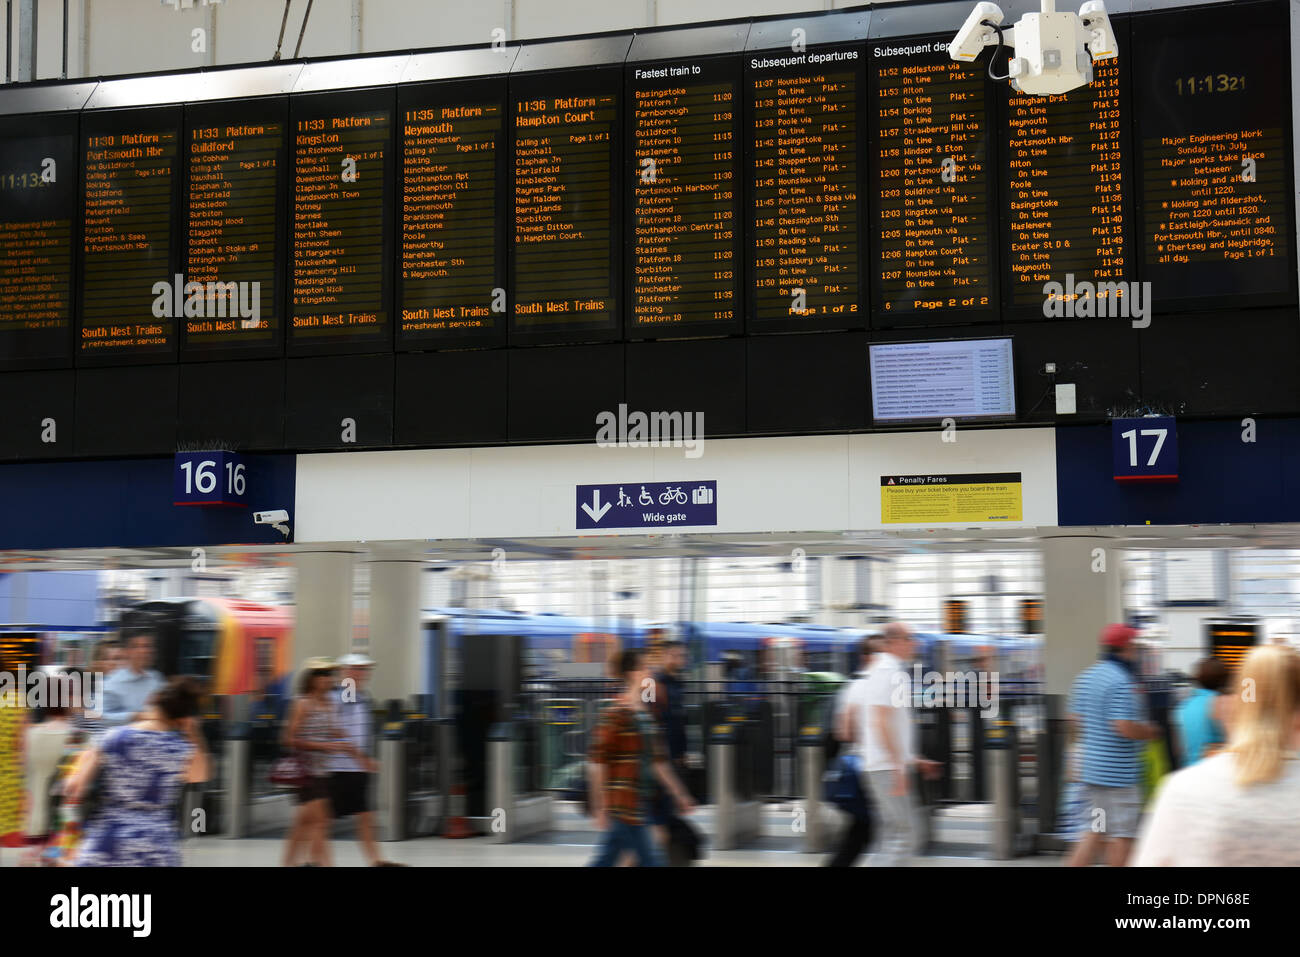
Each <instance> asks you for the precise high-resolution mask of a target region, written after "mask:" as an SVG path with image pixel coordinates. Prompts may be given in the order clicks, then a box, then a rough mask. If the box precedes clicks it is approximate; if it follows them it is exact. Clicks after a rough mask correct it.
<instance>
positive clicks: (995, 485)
mask: <svg viewBox="0 0 1300 957" xmlns="http://www.w3.org/2000/svg"><path fill="white" fill-rule="evenodd" d="M1020 489H1021V486H1020V473H1019V472H989V473H981V474H972V475H882V476H881V477H880V521H881V523H882V524H884V525H914V524H930V523H934V524H940V523H944V522H968V523H972V524H978V523H981V522H1019V521H1021V520H1022V510H1023V502H1022V499H1021V492H1020Z"/></svg>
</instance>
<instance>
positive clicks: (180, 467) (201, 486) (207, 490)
mask: <svg viewBox="0 0 1300 957" xmlns="http://www.w3.org/2000/svg"><path fill="white" fill-rule="evenodd" d="M172 504H173V505H247V504H248V467H247V465H246V463H245V462H244V460H243V456H241V455H239V453H237V452H177V453H176V462H175V465H174V470H173V476H172Z"/></svg>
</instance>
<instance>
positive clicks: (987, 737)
mask: <svg viewBox="0 0 1300 957" xmlns="http://www.w3.org/2000/svg"><path fill="white" fill-rule="evenodd" d="M985 729H986V730H985V734H984V754H985V757H986V758H987V764H988V772H989V774H988V776H989V778H990V783H991V788H990V790H991V791H992V804H993V832H992V835H991V841H990V845H989V850H990V852H991V854H992V856H993V859H994V860H998V861H1009V860H1011V859H1012V858H1013V857H1015V856H1016V855H1017V854H1018V853H1020V850H1021V840H1020V837H1021V835H1020V831H1021V819H1020V738H1019V734H1018V732H1017V729H1016V722H1015V720H1014V718H1013V717H1012V716H1011V715H1007V716H1006V717H1004V718H996V719H993V720H991V721H988V722H986V724H985Z"/></svg>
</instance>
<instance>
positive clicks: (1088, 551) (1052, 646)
mask: <svg viewBox="0 0 1300 957" xmlns="http://www.w3.org/2000/svg"><path fill="white" fill-rule="evenodd" d="M1041 547H1042V554H1043V635H1044V641H1043V666H1044V675H1043V691H1044V693H1045V694H1048V695H1068V694H1069V693H1070V686H1071V684H1073V682H1074V679H1075V676H1077V675H1078V674H1079V672H1081V671H1083V670H1084V669H1085V668H1087V667H1088V666H1089V665H1091V664H1093V663H1094V662H1095V661H1096V660H1097V652H1098V646H1097V640H1098V637H1099V636H1100V634H1101V630H1102V628H1104V627H1105V626H1106V625H1108V624H1110V623H1111V622H1117V621H1123V620H1124V619H1123V594H1124V588H1123V579H1122V575H1123V568H1122V565H1123V563H1122V561H1121V558H1122V556H1121V553H1120V551H1119V549H1117V548H1115V547H1114V543H1113V540H1112V539H1109V538H1103V537H1100V536H1089V535H1077V536H1075V535H1071V536H1069V537H1060V538H1045V539H1043V542H1042V546H1041Z"/></svg>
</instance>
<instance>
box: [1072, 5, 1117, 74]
mask: <svg viewBox="0 0 1300 957" xmlns="http://www.w3.org/2000/svg"><path fill="white" fill-rule="evenodd" d="M1079 19H1080V20H1082V21H1083V28H1084V30H1086V31H1087V33H1088V52H1089V53H1091V54H1092V58H1093V60H1094V61H1096V60H1111V59H1114V58H1115V57H1117V56H1119V46H1118V45H1117V44H1116V42H1115V31H1114V30H1112V29H1111V28H1110V17H1109V16H1108V15H1107V14H1106V5H1105V4H1104V3H1102V2H1101V0H1088V2H1087V3H1085V4H1084V5H1083V6H1081V7H1080V8H1079Z"/></svg>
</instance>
